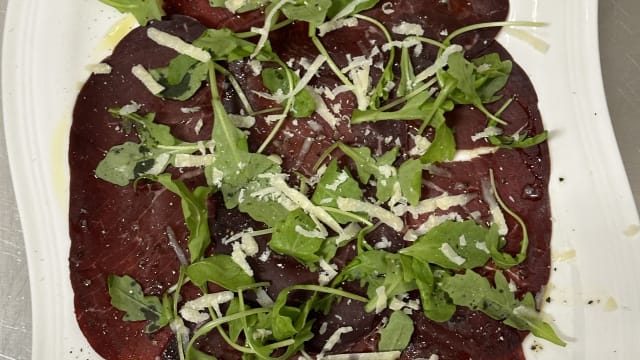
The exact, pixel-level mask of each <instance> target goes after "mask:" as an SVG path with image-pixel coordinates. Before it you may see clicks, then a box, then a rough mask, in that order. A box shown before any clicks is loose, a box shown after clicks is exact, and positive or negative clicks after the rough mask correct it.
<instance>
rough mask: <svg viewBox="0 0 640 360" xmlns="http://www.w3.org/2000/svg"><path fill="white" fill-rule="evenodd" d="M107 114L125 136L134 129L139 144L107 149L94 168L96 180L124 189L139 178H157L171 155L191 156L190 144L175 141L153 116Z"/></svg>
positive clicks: (166, 127)
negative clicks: (119, 119)
mask: <svg viewBox="0 0 640 360" xmlns="http://www.w3.org/2000/svg"><path fill="white" fill-rule="evenodd" d="M109 112H110V113H111V114H112V115H113V116H115V117H117V118H121V119H122V120H123V127H124V129H125V131H126V132H131V130H132V129H134V128H135V130H136V133H137V135H138V137H139V138H140V143H134V142H129V141H128V142H125V143H123V144H121V145H116V146H114V147H112V148H111V149H109V151H108V152H107V155H106V156H105V158H104V159H103V160H102V161H100V163H99V164H98V166H97V167H96V176H97V177H98V178H100V179H103V180H105V181H108V182H110V183H113V184H116V185H120V186H125V185H127V184H129V182H130V181H131V180H135V179H137V178H138V177H140V176H143V175H159V174H161V173H163V172H164V171H165V169H166V168H167V166H168V165H169V164H170V163H171V161H172V159H173V156H174V154H177V153H192V152H194V151H195V149H197V146H194V145H193V144H189V143H184V142H180V141H178V140H177V139H176V138H175V137H174V136H173V135H172V134H171V129H170V128H169V127H168V126H167V125H162V124H157V123H155V122H154V121H153V120H154V118H155V114H153V113H149V114H146V115H144V116H142V115H139V114H136V113H132V114H127V115H120V109H109Z"/></svg>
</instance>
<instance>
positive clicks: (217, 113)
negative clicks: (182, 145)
mask: <svg viewBox="0 0 640 360" xmlns="http://www.w3.org/2000/svg"><path fill="white" fill-rule="evenodd" d="M209 87H210V88H211V106H212V107H213V116H214V121H215V124H214V125H213V126H214V128H215V127H216V126H220V127H221V128H222V131H223V132H224V134H225V137H226V138H228V139H233V136H232V135H231V132H232V131H234V130H236V129H235V127H232V126H229V124H230V120H229V116H228V115H227V112H226V110H225V109H224V106H222V100H221V99H220V93H219V92H218V82H217V81H216V68H215V63H214V62H213V61H210V62H209ZM229 151H230V152H231V155H232V157H233V158H234V159H235V160H236V162H238V163H240V161H241V159H240V154H239V153H238V148H237V147H235V146H230V147H229Z"/></svg>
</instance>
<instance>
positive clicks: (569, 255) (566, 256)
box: [553, 249, 576, 261]
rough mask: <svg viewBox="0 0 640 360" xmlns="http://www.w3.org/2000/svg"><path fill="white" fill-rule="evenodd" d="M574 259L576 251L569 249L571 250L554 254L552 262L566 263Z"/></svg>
mask: <svg viewBox="0 0 640 360" xmlns="http://www.w3.org/2000/svg"><path fill="white" fill-rule="evenodd" d="M575 257H576V250H575V249H571V250H567V251H563V252H561V253H558V254H554V255H553V261H567V260H571V259H575Z"/></svg>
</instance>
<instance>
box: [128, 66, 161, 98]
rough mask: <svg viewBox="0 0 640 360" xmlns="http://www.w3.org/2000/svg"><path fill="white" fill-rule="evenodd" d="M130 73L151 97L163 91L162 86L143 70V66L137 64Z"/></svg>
mask: <svg viewBox="0 0 640 360" xmlns="http://www.w3.org/2000/svg"><path fill="white" fill-rule="evenodd" d="M131 73H132V74H133V76H135V77H136V79H138V80H140V82H142V84H143V85H144V86H145V87H146V88H147V90H149V92H150V93H152V94H153V95H157V94H159V93H161V92H163V91H164V86H162V85H160V84H159V83H158V82H157V81H156V79H154V78H153V76H152V75H151V73H149V72H148V71H147V69H145V68H144V66H142V65H140V64H138V65H136V66H134V67H132V68H131Z"/></svg>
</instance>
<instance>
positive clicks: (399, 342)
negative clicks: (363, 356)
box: [378, 311, 414, 351]
mask: <svg viewBox="0 0 640 360" xmlns="http://www.w3.org/2000/svg"><path fill="white" fill-rule="evenodd" d="M413 330H414V326H413V319H411V317H410V316H409V315H407V314H405V313H404V312H402V311H394V312H393V314H391V316H390V317H389V321H388V322H387V325H385V327H384V328H383V329H382V330H380V341H379V342H378V351H394V350H397V351H403V350H404V349H405V348H406V347H407V346H408V345H409V342H410V341H411V335H413Z"/></svg>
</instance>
